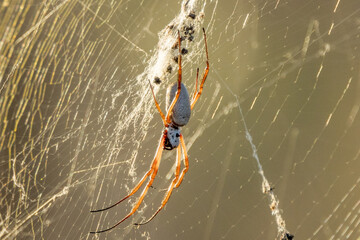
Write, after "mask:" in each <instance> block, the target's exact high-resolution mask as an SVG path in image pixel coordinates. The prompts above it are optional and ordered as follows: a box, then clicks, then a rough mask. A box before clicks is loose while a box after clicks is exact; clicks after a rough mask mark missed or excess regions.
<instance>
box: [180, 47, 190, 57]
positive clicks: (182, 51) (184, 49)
mask: <svg viewBox="0 0 360 240" xmlns="http://www.w3.org/2000/svg"><path fill="white" fill-rule="evenodd" d="M188 52H189V51H188V50H187V49H186V48H183V49H181V54H182V55H185V54H187V53H188Z"/></svg>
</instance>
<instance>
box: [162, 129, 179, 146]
mask: <svg viewBox="0 0 360 240" xmlns="http://www.w3.org/2000/svg"><path fill="white" fill-rule="evenodd" d="M165 131H166V138H165V143H164V149H166V150H172V149H174V148H177V147H178V146H179V144H180V134H181V133H180V128H179V127H177V126H175V125H170V126H169V127H167V128H166V130H165Z"/></svg>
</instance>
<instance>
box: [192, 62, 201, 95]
mask: <svg viewBox="0 0 360 240" xmlns="http://www.w3.org/2000/svg"><path fill="white" fill-rule="evenodd" d="M198 79H199V68H197V69H196V82H195V90H194V94H193V96H192V98H191V99H194V98H195V96H196V93H197V85H198Z"/></svg>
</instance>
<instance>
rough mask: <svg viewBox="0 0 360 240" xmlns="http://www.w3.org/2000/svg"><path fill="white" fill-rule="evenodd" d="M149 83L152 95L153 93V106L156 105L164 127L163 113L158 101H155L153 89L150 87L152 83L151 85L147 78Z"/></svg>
mask: <svg viewBox="0 0 360 240" xmlns="http://www.w3.org/2000/svg"><path fill="white" fill-rule="evenodd" d="M149 85H150V88H151V92H152V95H153V98H154V101H155V106H156V108H157V110H158V112H159V113H160V116H161V119H162V120H163V123H164V125H165V127H166V121H165V115H164V114H163V112H162V111H161V108H160V105H159V103H158V102H157V101H156V98H155V94H154V89H153V87H152V85H151V83H150V80H149Z"/></svg>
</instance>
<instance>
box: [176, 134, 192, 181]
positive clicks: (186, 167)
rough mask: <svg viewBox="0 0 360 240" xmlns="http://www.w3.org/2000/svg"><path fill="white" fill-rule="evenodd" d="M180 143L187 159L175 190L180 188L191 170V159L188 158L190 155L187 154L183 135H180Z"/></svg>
mask: <svg viewBox="0 0 360 240" xmlns="http://www.w3.org/2000/svg"><path fill="white" fill-rule="evenodd" d="M180 142H181V147H182V149H183V152H184V157H185V160H184V163H185V168H184V169H183V170H182V172H181V175H180V178H179V181H178V182H177V183H176V186H175V188H177V187H179V186H180V184H181V182H182V180H183V178H184V176H185V173H186V172H187V171H188V170H189V158H188V155H187V152H186V147H185V142H184V138H183V136H182V134H180Z"/></svg>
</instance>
